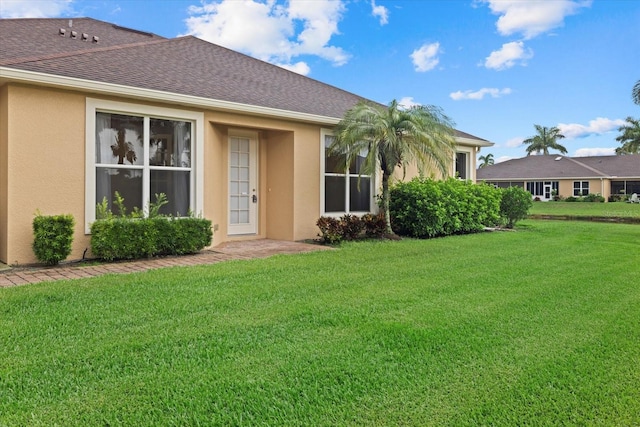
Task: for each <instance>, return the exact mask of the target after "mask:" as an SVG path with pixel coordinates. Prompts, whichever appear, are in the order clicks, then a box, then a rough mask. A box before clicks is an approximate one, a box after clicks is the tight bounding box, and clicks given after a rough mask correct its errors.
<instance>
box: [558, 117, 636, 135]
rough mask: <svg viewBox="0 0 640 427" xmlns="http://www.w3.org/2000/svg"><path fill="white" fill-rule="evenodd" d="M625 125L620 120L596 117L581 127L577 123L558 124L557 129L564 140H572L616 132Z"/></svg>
mask: <svg viewBox="0 0 640 427" xmlns="http://www.w3.org/2000/svg"><path fill="white" fill-rule="evenodd" d="M625 123H626V122H625V121H624V120H622V119H615V120H611V119H607V118H604V117H598V118H596V119H595V120H591V121H590V122H589V124H588V125H581V124H578V123H569V124H567V123H558V129H560V133H561V134H563V135H564V136H565V137H566V138H569V139H574V138H584V137H587V136H590V135H601V134H603V133H606V132H611V131H613V130H617V129H618V128H619V127H620V126H623V125H624V124H625Z"/></svg>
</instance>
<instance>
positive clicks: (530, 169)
mask: <svg viewBox="0 0 640 427" xmlns="http://www.w3.org/2000/svg"><path fill="white" fill-rule="evenodd" d="M477 179H478V181H485V182H487V183H490V184H494V185H496V186H498V187H510V186H519V187H523V188H525V189H526V190H528V191H529V192H530V193H531V194H532V195H533V197H534V198H535V197H538V198H539V199H540V200H543V201H546V200H551V199H552V198H553V194H554V193H557V194H558V195H559V196H562V197H565V198H566V197H569V196H575V197H578V196H586V195H587V194H599V195H601V196H603V197H604V198H605V199H608V198H609V196H611V195H620V194H633V193H639V194H640V154H633V155H625V156H596V157H565V156H560V155H547V156H527V157H523V158H521V159H513V160H508V161H506V162H502V163H497V164H495V165H491V166H486V167H483V168H480V169H478V171H477Z"/></svg>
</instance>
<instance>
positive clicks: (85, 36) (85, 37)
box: [82, 33, 89, 42]
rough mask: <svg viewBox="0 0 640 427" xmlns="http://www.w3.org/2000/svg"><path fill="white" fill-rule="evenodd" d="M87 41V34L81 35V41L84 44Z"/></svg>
mask: <svg viewBox="0 0 640 427" xmlns="http://www.w3.org/2000/svg"><path fill="white" fill-rule="evenodd" d="M87 40H89V34H87V33H82V41H83V42H86V41H87Z"/></svg>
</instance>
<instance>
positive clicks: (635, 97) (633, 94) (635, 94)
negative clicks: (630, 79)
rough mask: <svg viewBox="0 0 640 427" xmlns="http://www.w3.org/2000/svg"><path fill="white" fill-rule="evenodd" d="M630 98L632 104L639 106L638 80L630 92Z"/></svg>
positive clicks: (639, 90) (639, 83)
mask: <svg viewBox="0 0 640 427" xmlns="http://www.w3.org/2000/svg"><path fill="white" fill-rule="evenodd" d="M631 97H632V98H633V102H635V103H636V104H638V105H640V80H638V81H637V82H636V84H635V85H633V90H632V91H631Z"/></svg>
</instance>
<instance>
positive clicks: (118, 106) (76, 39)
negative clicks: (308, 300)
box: [0, 18, 492, 265]
mask: <svg viewBox="0 0 640 427" xmlns="http://www.w3.org/2000/svg"><path fill="white" fill-rule="evenodd" d="M0 40H2V43H1V44H0V261H2V262H4V263H8V264H14V265H15V264H25V263H26V264H28V263H33V262H36V260H35V257H34V255H33V253H32V250H31V243H32V241H33V232H32V221H33V215H34V213H35V212H37V211H40V212H41V213H42V214H44V215H55V214H62V213H70V214H72V215H73V216H74V218H75V219H76V223H77V224H76V229H75V234H74V243H73V248H72V254H71V256H70V259H79V258H81V257H83V256H90V252H87V250H88V249H87V248H89V246H90V245H89V243H90V235H89V227H90V224H91V223H92V222H93V221H94V220H95V215H96V205H97V204H99V203H101V202H102V201H103V200H106V201H107V203H108V204H109V206H110V207H112V206H113V199H114V194H115V192H116V191H118V192H119V193H120V195H121V196H122V197H123V198H124V204H125V206H126V207H127V208H128V209H129V210H132V209H134V208H136V207H137V208H139V209H144V208H145V207H147V206H148V204H149V202H153V201H154V200H155V198H154V195H155V194H159V193H165V194H166V195H167V198H168V201H169V204H168V205H166V206H165V207H164V208H163V209H164V212H165V213H169V214H172V215H185V214H187V212H194V213H196V214H198V215H202V216H203V217H205V218H208V219H210V220H212V222H213V224H214V242H213V244H214V245H217V244H220V243H222V242H224V241H229V240H234V239H257V238H271V239H280V240H291V241H293V240H302V239H307V238H314V237H316V235H317V231H318V230H317V228H316V226H315V222H316V220H317V218H318V217H320V216H321V215H340V214H343V213H346V212H349V213H364V212H369V211H372V210H375V206H376V205H375V192H376V185H375V177H370V179H369V180H368V181H366V179H365V182H368V185H362V183H361V184H360V186H358V185H356V184H355V183H356V181H357V180H356V178H355V175H354V174H357V171H353V170H352V171H348V172H346V173H345V172H343V171H339V170H334V169H332V167H331V162H330V161H329V162H327V161H326V160H327V157H326V155H325V147H326V145H327V144H328V142H329V141H330V139H331V129H332V128H333V126H334V125H335V124H336V123H338V121H339V120H340V118H341V117H342V116H343V114H344V113H345V112H346V111H347V110H348V109H349V108H351V107H353V106H354V105H355V104H356V103H357V102H359V101H360V100H362V99H363V98H362V97H360V96H358V95H355V94H353V93H349V92H347V91H344V90H341V89H339V88H337V87H333V86H330V85H327V84H324V83H322V82H319V81H317V80H313V79H311V78H308V77H304V76H301V75H299V74H296V73H293V72H290V71H287V70H285V69H282V68H280V67H277V66H274V65H271V64H268V63H266V62H263V61H259V60H256V59H254V58H251V57H249V56H246V55H243V54H240V53H237V52H234V51H232V50H229V49H226V48H223V47H220V46H217V45H215V44H211V43H208V42H205V41H203V40H200V39H197V38H195V37H191V36H186V37H177V38H164V37H161V36H158V35H155V34H151V33H147V32H143V31H137V30H133V29H129V28H123V27H120V26H117V25H114V24H111V23H108V22H103V21H98V20H95V19H91V18H73V19H4V20H0ZM456 137H457V140H458V143H459V144H458V149H457V154H456V157H455V159H452V170H451V173H452V174H453V173H455V172H456V171H457V172H458V173H459V175H461V176H463V177H465V178H469V179H474V178H475V157H476V152H477V151H479V149H480V148H481V147H486V146H490V145H492V144H491V143H490V142H488V141H486V140H483V139H481V138H477V137H474V136H472V135H469V134H466V133H463V132H458V133H457V135H456ZM454 160H455V162H454ZM454 164H455V165H456V166H455V169H454V166H453V165H454Z"/></svg>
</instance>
